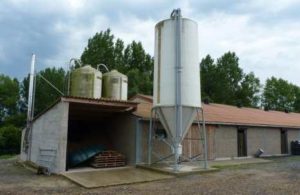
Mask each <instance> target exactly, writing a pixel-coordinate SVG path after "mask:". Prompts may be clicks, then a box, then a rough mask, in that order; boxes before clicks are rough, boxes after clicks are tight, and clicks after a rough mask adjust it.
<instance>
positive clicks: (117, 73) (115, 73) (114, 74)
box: [103, 69, 127, 78]
mask: <svg viewBox="0 0 300 195" xmlns="http://www.w3.org/2000/svg"><path fill="white" fill-rule="evenodd" d="M103 76H119V77H124V78H127V76H126V75H124V74H122V73H120V72H119V71H117V70H116V69H114V70H111V71H110V72H107V73H104V74H103Z"/></svg>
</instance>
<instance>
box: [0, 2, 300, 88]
mask: <svg viewBox="0 0 300 195" xmlns="http://www.w3.org/2000/svg"><path fill="white" fill-rule="evenodd" d="M174 8H181V9H182V14H183V16H184V17H189V18H191V19H194V20H196V21H197V22H198V25H199V48H200V50H199V51H200V53H199V55H200V58H202V57H204V56H205V55H207V54H210V55H211V56H212V57H213V58H217V57H220V56H221V55H222V54H224V53H225V52H227V51H234V52H236V53H237V55H238V57H239V58H240V66H241V67H242V68H243V69H244V71H245V72H250V71H253V72H254V73H255V74H256V75H257V76H258V77H259V78H260V79H261V80H262V82H263V81H264V80H265V79H266V78H268V77H271V76H276V77H281V78H283V79H286V80H288V81H290V82H293V83H295V84H298V85H300V63H299V60H300V11H299V10H300V1H298V0H276V1H274V0H253V1H246V0H244V1H232V0H223V1H221V0H194V1H193V0H191V1H183V0H181V1H174V0H118V1H117V0H107V1H105V0H101V1H100V0H1V1H0V73H4V74H6V75H9V76H12V77H17V78H18V79H22V78H23V77H24V76H25V75H26V74H27V73H28V72H29V64H30V58H31V53H32V52H34V53H36V55H37V69H38V70H40V69H43V68H45V67H49V66H62V67H66V65H67V63H68V61H69V59H70V58H72V57H77V58H79V57H80V55H81V53H82V51H83V49H84V47H85V46H86V45H87V40H88V38H90V37H91V36H93V35H94V34H95V33H96V32H99V31H101V30H106V29H107V28H111V30H112V33H113V34H114V35H115V36H116V37H119V38H121V39H122V40H124V41H125V43H130V42H131V41H132V40H137V41H141V42H142V43H143V45H144V47H145V49H146V51H147V52H148V53H150V54H151V55H153V53H154V52H153V46H154V26H155V24H156V23H157V22H158V21H160V20H162V19H165V18H168V17H169V15H170V12H171V11H172V9H174Z"/></svg>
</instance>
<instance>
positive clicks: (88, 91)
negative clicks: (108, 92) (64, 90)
mask: <svg viewBox="0 0 300 195" xmlns="http://www.w3.org/2000/svg"><path fill="white" fill-rule="evenodd" d="M101 92H102V73H101V72H100V71H98V70H96V69H95V68H93V67H91V66H90V65H85V66H83V67H81V68H77V69H75V70H73V71H72V72H71V81H70V95H71V96H76V97H87V98H101Z"/></svg>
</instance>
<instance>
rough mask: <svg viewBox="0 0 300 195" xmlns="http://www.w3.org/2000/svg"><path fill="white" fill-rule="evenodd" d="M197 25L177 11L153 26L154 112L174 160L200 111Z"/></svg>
mask: <svg viewBox="0 0 300 195" xmlns="http://www.w3.org/2000/svg"><path fill="white" fill-rule="evenodd" d="M198 54H199V51H198V26H197V23H196V22H195V21H193V20H190V19H187V18H182V17H181V12H180V9H177V10H174V11H173V12H172V14H171V18H170V19H166V20H163V21H161V22H159V23H157V24H156V26H155V51H154V91H153V94H154V100H153V110H154V111H155V113H156V114H157V115H158V117H159V120H160V122H161V123H162V125H163V126H164V128H165V130H166V131H167V132H168V134H169V135H170V136H171V137H172V142H173V143H172V144H173V146H174V148H173V149H174V152H175V160H176V161H177V160H178V159H179V156H180V155H181V150H182V148H181V142H182V140H183V138H184V137H185V134H186V133H187V131H188V129H189V128H190V126H191V124H192V123H193V121H194V119H195V117H196V114H197V109H198V110H199V109H200V108H201V94H200V93H201V90H200V68H199V56H198Z"/></svg>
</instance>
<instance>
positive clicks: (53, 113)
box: [21, 102, 69, 173]
mask: <svg viewBox="0 0 300 195" xmlns="http://www.w3.org/2000/svg"><path fill="white" fill-rule="evenodd" d="M68 113H69V103H68V102H59V103H58V104H56V105H55V106H54V107H53V108H51V109H50V110H48V111H47V112H46V113H44V114H43V115H42V116H40V117H39V118H37V119H36V120H35V121H34V122H33V126H32V143H31V152H30V154H31V155H30V159H29V160H30V161H31V162H33V163H35V164H38V158H39V151H40V149H54V150H57V152H56V158H55V161H54V163H53V172H55V173H58V172H63V171H65V169H66V148H67V135H68ZM25 156H26V157H27V155H24V152H23V151H22V154H21V158H22V160H27V158H26V159H23V158H25Z"/></svg>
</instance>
